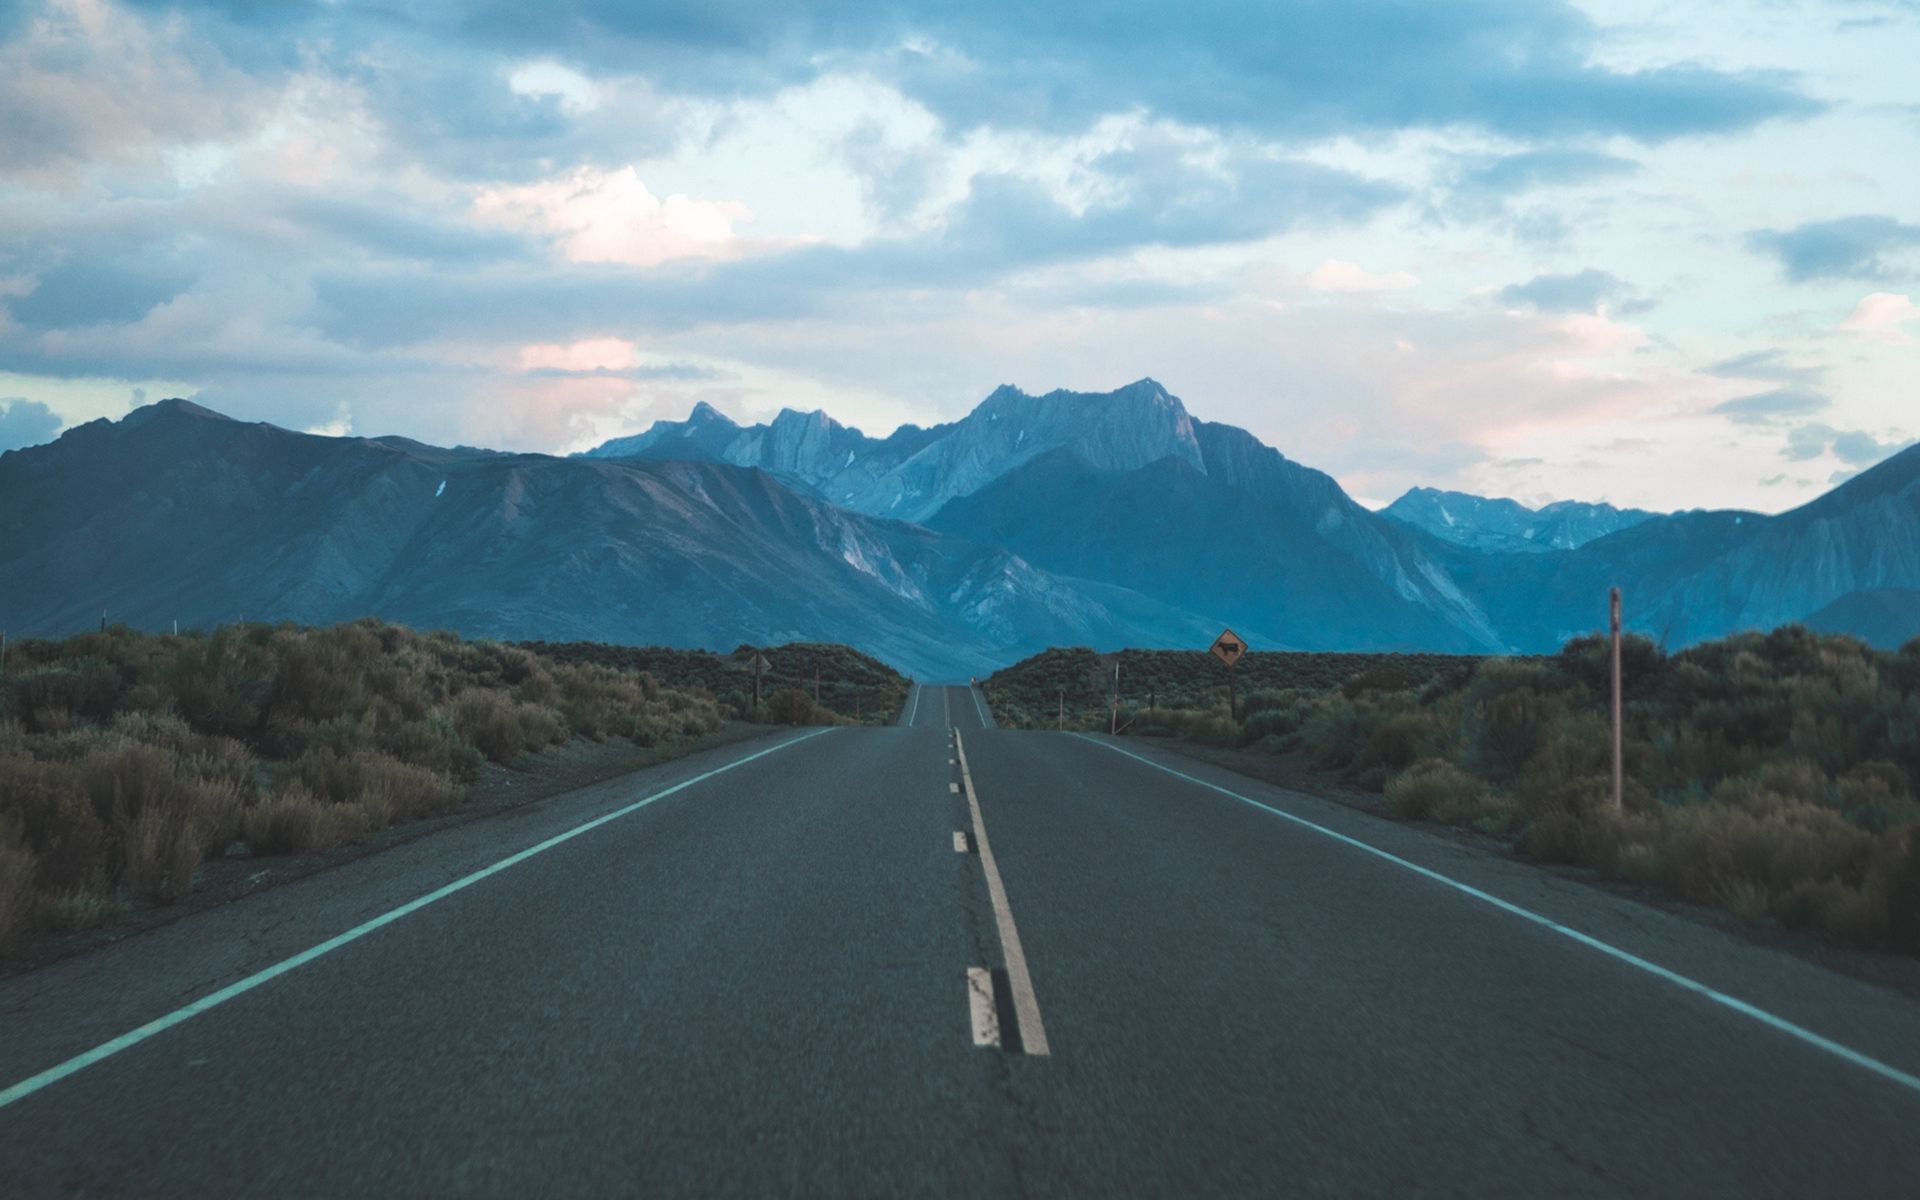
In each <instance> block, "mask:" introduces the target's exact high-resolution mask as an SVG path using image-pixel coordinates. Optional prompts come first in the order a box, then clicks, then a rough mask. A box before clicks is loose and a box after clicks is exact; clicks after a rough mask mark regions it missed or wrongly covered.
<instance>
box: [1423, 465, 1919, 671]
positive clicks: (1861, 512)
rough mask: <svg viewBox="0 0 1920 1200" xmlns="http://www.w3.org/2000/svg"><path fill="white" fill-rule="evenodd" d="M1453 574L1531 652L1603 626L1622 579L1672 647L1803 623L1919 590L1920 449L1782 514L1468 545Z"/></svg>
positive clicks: (1668, 521)
mask: <svg viewBox="0 0 1920 1200" xmlns="http://www.w3.org/2000/svg"><path fill="white" fill-rule="evenodd" d="M1454 570H1455V574H1456V576H1457V577H1458V578H1460V579H1461V581H1462V583H1463V585H1464V586H1466V587H1467V588H1468V589H1469V590H1470V591H1472V592H1474V593H1475V594H1477V595H1480V596H1482V597H1484V598H1485V600H1486V602H1487V605H1488V609H1489V614H1490V616H1491V617H1492V619H1493V621H1494V623H1495V624H1496V626H1498V627H1499V628H1500V630H1501V631H1502V633H1503V634H1505V635H1506V636H1507V637H1509V638H1510V639H1511V640H1512V641H1513V643H1514V644H1515V645H1517V646H1520V647H1522V648H1525V649H1530V650H1545V649H1551V648H1553V647H1554V646H1556V645H1558V644H1559V643H1560V642H1561V641H1563V640H1564V639H1565V638H1566V637H1568V636H1571V635H1572V634H1575V633H1580V632H1585V631H1589V630H1592V629H1594V628H1597V627H1598V626H1599V624H1600V623H1601V622H1602V620H1603V619H1604V612H1605V604H1606V600H1605V595H1606V589H1607V588H1608V587H1610V586H1613V585H1619V586H1620V587H1621V588H1622V590H1623V592H1624V594H1625V599H1626V619H1627V624H1628V625H1629V626H1630V627H1632V628H1634V629H1637V630H1641V631H1643V632H1645V633H1648V634H1650V635H1652V636H1653V637H1655V638H1657V639H1659V640H1661V641H1663V642H1665V643H1666V644H1668V645H1669V646H1675V647H1677V646H1684V645H1687V644H1690V643H1692V642H1697V641H1701V640H1703V639H1706V638H1714V637H1720V636H1723V635H1725V634H1728V633H1732V632H1736V631H1738V630H1743V629H1772V628H1774V627H1776V626H1779V625H1784V624H1789V623H1792V622H1796V621H1803V620H1806V619H1808V618H1809V617H1812V616H1813V615H1814V614H1816V613H1820V612H1821V611H1822V610H1824V609H1826V608H1827V606H1829V605H1831V604H1833V603H1834V602H1835V601H1838V600H1840V599H1842V598H1843V597H1846V596H1848V595H1850V594H1852V593H1855V592H1864V591H1873V590H1878V589H1889V588H1891V589H1915V588H1920V447H1917V448H1915V449H1910V450H1906V451H1903V452H1902V453H1900V454H1897V455H1895V456H1894V457H1892V458H1890V459H1888V460H1887V461H1886V462H1883V463H1881V464H1880V465H1879V466H1877V467H1874V468H1873V469H1872V470H1869V471H1866V472H1863V473H1862V474H1860V475H1859V476H1857V477H1855V478H1854V479H1852V480H1850V481H1848V482H1847V483H1844V484H1841V485H1840V486H1839V487H1837V488H1835V489H1834V490H1833V491H1831V492H1828V493H1827V494H1826V495H1824V496H1822V497H1820V498H1819V499H1817V500H1814V501H1813V502H1811V503H1809V504H1806V505H1804V506H1802V507H1800V508H1797V509H1794V510H1792V511H1790V512H1785V513H1782V514H1780V515H1778V516H1763V515H1761V514H1758V513H1745V512H1691V513H1678V514H1675V515H1674V516H1670V517H1659V518H1655V519H1652V520H1648V521H1644V522H1641V523H1640V524H1638V525H1635V526H1633V527H1632V528H1629V529H1625V530H1622V531H1621V532H1619V533H1615V534H1610V535H1608V536H1606V537H1603V538H1599V539H1596V540H1595V541H1592V542H1589V543H1587V544H1586V545H1584V546H1581V547H1580V548H1579V549H1577V550H1572V551H1566V552H1555V553H1549V554H1535V555H1524V556H1522V555H1475V554H1473V553H1471V552H1469V551H1465V550H1461V551H1458V552H1457V553H1456V556H1455V559H1454ZM1850 611H1852V612H1858V611H1861V610H1858V609H1850V608H1842V609H1841V610H1840V615H1841V616H1843V617H1844V616H1845V615H1847V613H1848V612H1850ZM1832 617H1833V614H1832V613H1828V614H1827V618H1828V619H1831V618H1832ZM1835 631H1836V632H1844V631H1846V630H1835Z"/></svg>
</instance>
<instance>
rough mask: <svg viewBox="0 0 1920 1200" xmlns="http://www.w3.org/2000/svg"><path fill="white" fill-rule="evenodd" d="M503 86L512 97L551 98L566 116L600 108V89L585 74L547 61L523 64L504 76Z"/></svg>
mask: <svg viewBox="0 0 1920 1200" xmlns="http://www.w3.org/2000/svg"><path fill="white" fill-rule="evenodd" d="M507 86H508V87H509V88H511V89H512V90H513V94H514V95H516V96H534V97H546V96H551V97H553V98H554V99H556V100H558V101H559V103H560V109H561V111H562V112H565V113H567V114H569V115H573V116H578V115H579V114H581V113H590V112H592V111H593V110H594V109H596V108H599V107H600V103H601V101H600V89H599V88H596V87H595V86H594V85H593V81H592V80H591V79H588V78H587V77H586V76H585V75H582V74H581V73H580V72H578V71H576V70H574V69H572V68H571V67H567V66H563V65H561V64H560V63H557V62H554V61H552V60H550V59H543V60H540V61H537V62H530V63H523V64H522V65H520V66H518V67H515V68H514V70H513V72H512V74H510V75H508V76H507Z"/></svg>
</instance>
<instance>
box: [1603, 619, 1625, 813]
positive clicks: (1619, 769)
mask: <svg viewBox="0 0 1920 1200" xmlns="http://www.w3.org/2000/svg"><path fill="white" fill-rule="evenodd" d="M1607 609H1608V612H1607V618H1608V621H1607V623H1608V625H1609V626H1611V628H1612V639H1611V640H1612V646H1611V648H1610V649H1611V655H1610V657H1611V658H1612V671H1611V674H1612V676H1613V811H1615V812H1622V811H1624V810H1625V809H1626V806H1627V771H1626V755H1625V753H1624V752H1623V744H1624V742H1625V740H1626V738H1625V731H1624V730H1623V729H1622V728H1621V726H1622V724H1623V722H1624V715H1623V706H1622V704H1621V701H1620V589H1619V588H1614V589H1613V590H1612V591H1610V592H1609V593H1608V594H1607Z"/></svg>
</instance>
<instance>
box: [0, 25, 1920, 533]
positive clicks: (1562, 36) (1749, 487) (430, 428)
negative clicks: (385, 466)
mask: <svg viewBox="0 0 1920 1200" xmlns="http://www.w3.org/2000/svg"><path fill="white" fill-rule="evenodd" d="M962 8H963V9H964V11H955V10H957V9H962ZM1916 62H1920V0H1726V2H1722V3H1713V4H1706V3H1697V4H1678V5H1676V4H1673V3H1665V2H1663V3H1656V2H1652V0H1610V2H1608V3H1598V2H1594V3H1565V2H1560V0H1453V2H1451V3H1447V4H1435V3H1431V2H1430V0H1390V2H1385V3H1356V2H1355V0H1308V2H1276V3H1272V4H1264V5H1247V4H1242V3H1235V4H1220V3H1214V2H1212V0H1189V2H1188V3H1183V4H1176V5H1169V4H1164V3H1147V2H1143V0H1120V2H1117V3H1104V4H1098V5H1082V4H1048V5H1044V6H1039V7H1036V6H1033V5H1030V4H1019V5H1013V4H1005V3H1001V2H1000V0H981V2H980V3H976V4H972V5H968V6H955V5H947V4H939V5H920V4H914V3H855V4H834V3H821V2H819V0H792V2H789V3H780V4H765V5H762V4H755V3H743V2H741V0H693V2H682V0H653V2H649V3H644V4H620V3H613V2H611V0H556V2H553V3H544V4H540V5H521V4H509V3H504V2H495V3H472V4H454V3H441V2H434V0H426V2H421V3H414V4H409V5H405V6H394V7H385V6H380V5H375V4H368V3H354V4H337V3H326V2H305V0H284V2H278V3H273V4H254V3H247V2H245V0H220V2H209V3H202V4H195V3H179V4H172V3H124V4H116V3H106V2H103V0H51V2H49V3H29V4H14V3H9V2H8V0H0V450H5V449H8V448H17V447H22V446H28V445H33V444H36V443H38V442H42V441H45V440H47V439H49V438H52V437H54V436H56V435H57V434H58V433H59V432H60V431H61V430H62V429H64V428H71V427H72V426H74V425H77V424H80V423H82V422H85V421H88V420H93V419H96V418H101V417H109V418H117V417H119V416H122V415H124V414H125V413H126V412H128V411H129V410H130V409H131V408H132V407H134V406H137V405H139V404H142V403H148V402H151V401H154V400H158V399H161V398H163V397H168V396H188V397H192V398H194V399H196V400H197V401H198V402H200V403H202V404H204V405H207V406H208V407H211V408H214V409H217V410H219V411H221V412H225V413H227V414H229V415H232V416H235V417H240V418H243V419H248V420H264V421H272V422H274V423H276V424H280V425H283V426H287V427H289V428H294V429H302V430H312V431H316V432H326V433H351V434H361V435H380V434H392V433H397V434H404V435H407V436H410V437H415V438H419V439H421V440H425V441H430V442H436V443H441V444H456V443H464V444H474V445H486V446H493V447H499V448H505V449H516V450H535V451H543V452H568V451H573V450H579V449H583V448H586V447H588V446H591V445H595V444H597V443H599V442H600V441H603V440H605V439H607V438H610V437H615V436H620V435H623V434H628V433H633V432H637V431H638V430H641V429H644V428H645V427H646V426H647V425H649V424H650V423H651V422H652V421H654V420H655V419H659V418H679V417H683V416H685V415H686V413H687V412H688V411H689V410H690V409H691V408H692V406H693V405H694V404H695V403H696V402H698V401H701V400H705V401H707V402H709V403H711V404H713V405H714V406H715V407H717V408H719V409H721V410H722V411H724V412H726V413H728V414H730V415H732V416H734V417H735V418H736V419H739V420H742V421H752V420H759V419H766V418H768V417H770V416H771V415H772V414H773V413H775V412H777V411H778V410H779V409H781V408H783V407H792V408H799V409H808V410H811V409H815V408H824V409H826V410H827V411H828V412H830V413H831V414H833V415H834V416H835V417H836V418H838V419H840V420H842V421H844V422H846V423H848V424H851V425H856V426H858V427H860V428H862V429H864V430H866V431H867V432H869V433H874V434H884V433H886V432H889V431H891V430H892V429H893V428H894V427H895V426H897V425H899V424H901V423H904V422H912V423H916V424H920V425H927V424H932V423H935V422H939V421H945V420H953V419H955V418H958V417H960V416H962V415H964V414H965V413H966V412H967V411H968V410H969V409H970V408H971V407H972V406H973V405H974V404H976V403H978V402H979V401H980V400H981V399H983V398H984V397H985V396H986V395H987V394H988V393H989V392H990V391H992V390H993V389H994V387H996V386H997V385H999V384H1002V383H1011V384H1015V385H1017V386H1019V387H1022V388H1025V389H1026V390H1028V391H1032V392H1036V393H1038V392H1044V391H1048V390H1051V389H1053V388H1057V387H1064V388H1070V389H1075V390H1083V391H1104V390H1108V389H1111V388H1114V387H1118V386H1121V385H1123V384H1125V383H1128V382H1130V381H1132V380H1134V379H1138V378H1140V377H1142V376H1152V377H1153V378H1155V379H1157V380H1159V381H1160V382H1161V383H1162V384H1163V385H1164V386H1165V387H1166V388H1167V389H1168V390H1169V391H1171V392H1172V393H1174V394H1175V395H1177V396H1179V397H1181V398H1182V399H1183V400H1184V401H1185V402H1186V404H1187V407H1188V408H1189V409H1190V410H1191V411H1192V412H1193V413H1194V414H1195V415H1196V416H1198V417H1201V418H1204V419H1208V420H1217V421H1225V422H1229V423H1231V424H1235V425H1240V426H1242V427H1244V428H1247V429H1249V430H1251V431H1253V432H1254V433H1255V434H1257V435H1258V436H1260V437H1261V438H1262V439H1263V440H1265V441H1267V442H1268V443H1269V444H1271V445H1273V446H1275V447H1277V448H1278V449H1280V450H1281V451H1282V452H1283V453H1285V454H1286V455H1288V456H1289V457H1291V458H1293V459H1296V460H1298V461H1301V462H1304V463H1307V464H1308V465H1311V466H1315V467H1318V468H1320V469H1322V470H1325V471H1327V472H1329V473H1331V474H1332V475H1334V476H1335V477H1336V478H1337V479H1339V480H1340V482H1341V483H1342V484H1343V485H1345V486H1346V488H1347V489H1348V490H1349V491H1350V492H1352V493H1353V494H1354V495H1355V496H1356V497H1357V498H1359V499H1361V500H1362V501H1363V502H1366V503H1371V504H1382V503H1385V502H1387V501H1390V500H1392V499H1393V498H1394V497H1395V496H1397V495H1399V494H1400V493H1401V492H1403V491H1405V490H1406V489H1407V488H1409V487H1413V486H1422V485H1424V486H1434V487H1444V488H1457V489H1461V490H1466V491H1472V492H1477V493H1480V494H1485V495H1500V496H1511V497H1514V498H1516V499H1519V500H1521V501H1523V502H1526V503H1530V504H1537V503H1541V502H1545V501H1549V500H1556V499H1581V500H1606V501H1611V502H1613V503H1616V504H1623V505H1637V506H1642V507H1650V508H1656V509H1663V510H1671V509H1682V508H1696V507H1708V508H1717V507H1743V508H1752V509H1759V510H1763V511H1779V510H1783V509H1786V508H1791V507H1793V506H1795V505H1797V504H1800V503H1804V502H1805V501H1807V500H1809V499H1811V498H1813V497H1814V496H1816V495H1818V494H1820V493H1821V492H1823V491H1825V490H1827V489H1828V488H1830V487H1832V486H1833V485H1834V484H1836V483H1838V482H1841V481H1843V480H1845V479H1846V478H1848V477H1849V476H1851V475H1852V474H1854V473H1856V472H1858V471H1860V470H1862V469H1864V468H1865V467H1867V466H1870V465H1871V464H1873V463H1874V462H1877V461H1879V460H1881V459H1883V458H1884V457H1886V456H1887V455H1888V454H1890V453H1893V452H1895V451H1896V450H1898V449H1900V448H1902V447H1903V446H1905V445H1908V444H1910V443H1911V442H1912V441H1913V440H1914V439H1915V438H1916V437H1920V91H1916V90H1915V88H1914V87H1913V82H1912V81H1913V78H1914V76H1913V70H1914V67H1913V64H1914V63H1916Z"/></svg>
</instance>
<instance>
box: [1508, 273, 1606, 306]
mask: <svg viewBox="0 0 1920 1200" xmlns="http://www.w3.org/2000/svg"><path fill="white" fill-rule="evenodd" d="M1632 294H1633V289H1632V288H1631V287H1630V286H1628V285H1627V283H1626V282H1625V281H1624V280H1622V279H1620V278H1619V277H1618V276H1615V275H1612V274H1609V273H1608V272H1606V271H1601V270H1598V269H1596V268H1593V267H1588V268H1587V269H1586V270H1584V271H1580V272H1577V273H1575V274H1571V275H1535V276H1534V277H1533V278H1532V279H1529V280H1527V282H1525V283H1515V284H1509V285H1508V286H1506V287H1504V288H1501V289H1500V292H1499V297H1500V300H1501V302H1502V303H1504V304H1507V305H1510V306H1513V307H1515V308H1522V307H1524V308H1531V309H1533V310H1534V311H1536V312H1543V313H1597V312H1599V311H1600V306H1601V305H1602V304H1604V303H1606V302H1607V301H1608V300H1614V299H1619V298H1621V297H1625V296H1630V295H1632Z"/></svg>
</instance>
